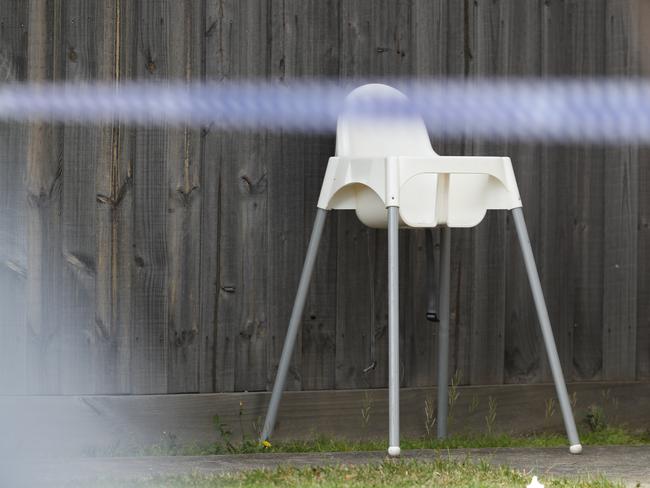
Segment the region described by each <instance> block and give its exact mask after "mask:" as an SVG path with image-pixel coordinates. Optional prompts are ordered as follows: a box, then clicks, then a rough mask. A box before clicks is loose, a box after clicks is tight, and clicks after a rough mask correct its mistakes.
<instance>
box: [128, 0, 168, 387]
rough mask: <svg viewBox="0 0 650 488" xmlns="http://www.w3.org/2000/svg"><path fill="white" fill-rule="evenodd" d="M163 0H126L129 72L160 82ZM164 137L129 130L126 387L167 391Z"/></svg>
mask: <svg viewBox="0 0 650 488" xmlns="http://www.w3.org/2000/svg"><path fill="white" fill-rule="evenodd" d="M167 5H168V2H144V3H141V4H132V7H133V10H132V11H131V12H129V13H130V15H132V16H133V17H134V18H135V22H136V25H137V26H138V34H139V35H138V37H137V39H138V40H137V44H136V45H134V46H130V47H131V49H132V50H133V51H131V52H130V55H131V56H133V62H134V63H135V71H134V74H135V76H137V77H138V79H140V80H141V81H147V82H156V81H157V82H160V81H162V80H165V79H166V78H167V77H168V76H169V74H170V62H171V61H172V60H171V59H170V57H169V52H168V48H169V46H168V44H167V41H168V39H169V37H168V36H169V30H170V28H171V24H172V23H173V22H178V19H172V18H170V16H169V12H167V11H166V8H165V7H167ZM174 61H176V60H174ZM168 144H169V140H168V136H167V132H166V131H165V129H162V128H151V127H142V128H138V129H137V131H136V134H135V147H134V160H133V184H134V191H135V193H134V217H133V218H134V220H133V223H134V226H133V245H134V252H135V256H134V266H135V272H134V274H133V283H132V293H133V296H132V300H133V302H132V304H133V310H132V341H131V391H132V392H133V393H164V392H166V391H167V380H168V375H167V372H168V371H167V364H168V351H169V346H168V341H169V331H168V328H167V326H168V318H169V313H168V312H169V309H168V307H169V302H168V290H167V286H168V285H169V281H168V279H167V268H168V266H169V261H170V259H169V250H168V245H167V244H168V243H167V208H168V207H167V205H168V171H167V166H166V161H167V157H168V154H167V148H168Z"/></svg>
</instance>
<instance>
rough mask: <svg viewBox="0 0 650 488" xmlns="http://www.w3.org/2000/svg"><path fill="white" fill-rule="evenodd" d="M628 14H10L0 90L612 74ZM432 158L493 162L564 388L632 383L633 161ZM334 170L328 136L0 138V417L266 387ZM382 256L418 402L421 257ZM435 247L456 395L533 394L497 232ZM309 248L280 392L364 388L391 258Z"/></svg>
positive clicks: (347, 9)
mask: <svg viewBox="0 0 650 488" xmlns="http://www.w3.org/2000/svg"><path fill="white" fill-rule="evenodd" d="M637 4H638V1H633V0H593V1H585V0H525V1H524V0H418V1H416V0H413V1H406V0H373V1H371V0H363V1H351V0H309V1H305V0H282V1H280V0H263V1H260V0H194V1H190V0H139V1H138V0H133V1H130V0H30V1H26V0H5V1H4V2H3V5H2V9H0V77H1V78H0V82H2V83H6V82H12V81H25V80H31V81H39V80H56V81H63V80H66V81H74V82H84V81H88V80H111V81H112V80H118V81H124V80H131V79H138V80H146V81H163V80H169V79H174V80H179V79H180V80H188V79H190V80H216V81H219V80H232V79H239V78H251V77H255V78H264V79H268V80H276V81H282V80H288V79H295V78H303V77H322V76H327V77H333V78H338V77H340V78H348V77H365V76H372V77H378V78H382V77H388V76H417V77H427V76H461V77H477V76H493V75H498V76H522V75H523V76H535V77H539V76H542V77H543V76H556V75H560V76H563V75H575V76H598V75H611V76H630V75H637V74H638V73H639V72H640V66H641V60H640V55H639V44H640V43H639V35H638V26H637V22H638V11H637ZM433 142H434V147H435V148H436V150H437V151H438V152H439V153H443V154H444V153H446V154H456V155H460V154H476V155H478V154H482V155H508V156H510V157H511V158H512V160H513V162H514V164H515V170H516V173H517V177H518V180H519V185H520V190H521V194H522V198H523V201H524V210H525V212H526V216H527V219H528V222H529V227H530V232H531V237H532V240H533V247H534V251H535V253H536V256H537V259H538V265H539V268H540V272H541V276H542V282H543V286H544V288H545V292H546V297H547V300H548V305H549V309H550V315H551V319H552V322H553V327H554V330H555V333H556V340H557V343H558V348H559V354H560V357H561V360H562V364H563V366H564V368H565V372H566V375H567V376H568V377H569V378H570V379H573V380H634V379H649V378H650V278H649V276H650V274H649V273H648V272H647V271H646V270H647V269H650V164H649V161H648V151H647V150H646V149H645V148H637V147H623V146H621V147H594V146H589V147H587V146H581V145H571V146H546V145H523V144H512V143H488V142H486V141H478V140H473V139H464V140H457V141H446V140H439V139H436V138H435V137H434V140H433ZM333 151H334V139H333V136H331V135H326V136H302V135H296V134H291V133H271V132H262V133H260V132H258V133H245V132H237V133H232V132H223V131H216V130H213V129H211V128H210V127H205V128H203V129H200V130H199V129H191V130H190V129H182V128H177V127H170V128H142V127H137V128H136V127H132V126H125V125H118V124H116V125H114V126H86V125H67V126H62V125H56V124H32V125H29V126H27V125H18V124H6V123H5V124H2V126H1V129H0V393H25V392H28V393H57V394H71V393H111V394H122V393H177V392H227V391H244V390H247V391H263V390H267V389H269V388H270V386H271V384H272V380H273V376H274V372H275V368H276V366H277V362H278V359H279V355H280V352H281V347H282V341H283V337H284V331H285V329H286V326H287V322H288V318H289V314H290V309H291V304H292V301H293V295H294V291H295V289H296V286H297V280H298V277H299V273H300V269H301V266H302V258H303V256H304V252H305V247H306V242H307V239H308V236H309V232H310V229H311V223H312V219H313V217H314V213H315V204H316V200H317V195H318V192H319V189H320V183H321V178H322V176H323V173H324V169H325V165H326V162H327V158H328V157H329V156H330V155H332V153H333ZM400 239H401V242H400V245H401V249H402V250H403V254H402V261H401V272H402V276H401V283H402V289H401V303H402V309H401V349H402V374H403V381H402V382H403V384H404V385H405V386H411V387H417V386H430V385H434V384H435V378H436V367H435V358H436V341H437V337H436V335H437V330H436V327H435V325H432V324H431V323H429V322H427V321H426V320H425V311H426V296H425V290H424V283H425V275H426V269H425V266H424V250H425V249H424V234H423V233H422V232H419V231H415V232H403V233H402V234H401V236H400ZM452 240H453V248H452V249H453V258H452V259H453V261H452V273H453V276H452V290H453V293H452V330H451V344H452V351H451V367H450V370H451V372H456V373H455V374H456V377H457V380H459V382H460V383H462V384H470V385H485V384H505V383H528V382H530V383H533V382H543V381H548V380H549V378H550V376H549V370H548V366H547V363H546V359H545V352H544V350H543V346H542V340H541V337H540V334H539V332H538V326H537V321H536V318H535V314H534V309H533V305H532V299H531V296H530V293H529V289H528V286H527V281H526V276H525V273H524V268H523V263H522V261H521V257H520V255H519V250H518V249H517V246H516V241H515V235H514V229H513V225H512V222H511V221H510V219H509V218H508V217H507V216H506V214H505V213H494V214H489V215H488V217H487V218H486V219H485V221H484V222H483V223H482V224H481V225H480V226H478V227H477V228H475V229H472V230H455V231H454V232H453V237H452ZM321 249H322V250H321V254H320V258H319V260H318V263H317V265H316V270H315V280H314V283H313V286H312V288H311V291H310V295H309V300H308V304H307V307H306V312H305V316H304V321H303V327H302V331H301V334H300V337H299V341H298V347H297V351H296V354H295V356H294V360H293V366H292V368H291V371H290V377H289V380H288V387H289V388H290V389H294V390H295V389H304V390H310V389H351V388H367V387H370V388H375V387H383V386H385V385H386V381H387V362H386V353H387V337H386V327H387V310H386V292H387V291H386V253H387V248H386V235H385V233H384V232H382V231H375V230H369V229H366V228H364V227H363V226H362V225H360V224H359V222H358V221H357V220H356V217H355V216H354V215H353V214H349V213H347V212H345V213H344V212H341V213H338V214H335V215H332V216H331V217H330V219H329V220H328V224H327V227H326V231H325V234H324V243H323V247H322V248H321ZM364 371H365V372H364Z"/></svg>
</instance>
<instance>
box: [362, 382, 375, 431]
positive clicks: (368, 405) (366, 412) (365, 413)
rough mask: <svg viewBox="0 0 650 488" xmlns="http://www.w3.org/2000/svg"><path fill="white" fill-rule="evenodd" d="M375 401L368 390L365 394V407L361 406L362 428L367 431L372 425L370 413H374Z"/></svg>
mask: <svg viewBox="0 0 650 488" xmlns="http://www.w3.org/2000/svg"><path fill="white" fill-rule="evenodd" d="M372 404H373V399H372V395H371V394H370V392H369V391H368V390H366V391H365V392H364V393H363V405H362V406H361V427H363V428H364V429H366V428H367V427H368V424H369V423H370V412H371V411H372Z"/></svg>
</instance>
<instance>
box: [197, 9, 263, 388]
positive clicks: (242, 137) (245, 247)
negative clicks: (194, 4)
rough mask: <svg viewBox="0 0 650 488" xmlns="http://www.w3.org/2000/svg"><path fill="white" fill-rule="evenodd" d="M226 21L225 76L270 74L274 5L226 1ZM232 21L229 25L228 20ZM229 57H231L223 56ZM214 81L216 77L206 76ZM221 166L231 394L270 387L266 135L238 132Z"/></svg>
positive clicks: (225, 366)
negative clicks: (271, 8) (270, 23)
mask: <svg viewBox="0 0 650 488" xmlns="http://www.w3.org/2000/svg"><path fill="white" fill-rule="evenodd" d="M222 8H223V10H222V11H223V15H226V16H227V17H226V18H224V22H225V25H226V27H227V32H228V35H225V34H224V35H223V41H224V42H227V43H228V44H224V47H225V46H228V49H229V50H231V51H230V53H229V55H228V56H227V57H224V59H223V60H222V62H224V63H227V64H224V67H223V69H224V73H225V74H226V76H227V77H232V78H240V77H258V76H264V75H265V74H266V73H268V70H269V65H268V62H269V61H268V57H267V56H266V54H265V55H264V56H262V57H261V58H260V56H259V53H260V52H264V53H268V51H267V49H268V46H267V43H266V41H267V38H268V36H269V35H270V33H269V32H268V30H267V29H268V19H269V17H268V16H269V10H268V9H269V5H268V4H262V5H260V4H259V3H258V2H252V1H250V2H249V1H246V2H226V3H224V4H223V7H222ZM226 19H227V20H226ZM224 56H225V54H224ZM207 76H210V73H209V72H208V73H207ZM224 144H227V146H226V147H227V149H226V150H225V151H224V152H223V157H224V159H223V160H222V161H221V165H222V170H221V171H222V172H221V197H220V199H221V200H220V201H221V210H220V221H221V224H220V229H221V230H222V232H221V234H220V237H219V240H220V250H219V256H220V257H219V259H220V285H219V286H220V290H219V297H218V305H217V306H218V322H217V323H218V329H217V342H218V344H219V345H218V349H217V361H218V362H217V371H223V373H222V374H223V375H224V377H223V380H222V385H223V389H224V390H225V391H229V390H232V389H245V390H264V389H266V387H267V352H266V351H267V349H266V345H267V340H268V332H269V331H268V315H267V313H268V311H267V303H268V302H267V264H268V261H267V257H266V255H267V252H268V248H267V242H268V241H267V240H268V232H267V229H268V224H267V223H268V212H267V198H268V197H267V191H268V190H267V188H268V171H267V166H268V165H270V164H273V163H274V162H272V161H270V160H269V155H268V154H267V149H266V148H267V136H266V134H264V133H259V134H250V133H237V134H233V135H232V137H227V138H226V139H225V140H224Z"/></svg>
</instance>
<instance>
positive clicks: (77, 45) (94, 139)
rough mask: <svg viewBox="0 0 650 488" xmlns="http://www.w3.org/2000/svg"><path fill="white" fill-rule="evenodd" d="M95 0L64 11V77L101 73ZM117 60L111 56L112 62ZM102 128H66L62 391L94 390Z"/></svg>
mask: <svg viewBox="0 0 650 488" xmlns="http://www.w3.org/2000/svg"><path fill="white" fill-rule="evenodd" d="M103 13H104V12H103V11H102V9H101V8H99V5H97V4H95V3H93V2H84V1H79V0H73V1H70V2H65V4H64V5H63V10H62V19H64V20H63V26H62V45H61V47H58V48H59V49H61V50H62V54H63V70H64V71H63V76H64V78H65V80H66V81H68V82H71V83H83V82H87V81H89V80H95V79H97V78H98V77H99V74H100V73H99V70H100V65H101V63H102V61H103V57H102V52H103V40H104V36H103V29H102V28H101V26H102V23H103V16H102V14H103ZM112 61H113V60H112V59H110V60H109V62H112ZM101 137H102V130H101V129H99V128H97V127H94V126H86V125H78V124H75V125H70V126H67V127H65V128H64V130H63V134H62V139H63V140H62V143H63V200H62V222H61V224H62V231H61V232H62V250H63V268H62V276H61V284H60V286H61V290H62V291H61V298H62V302H61V303H60V304H59V306H60V307H61V308H62V310H61V314H62V322H61V350H60V354H61V359H60V363H61V372H60V375H61V378H60V382H61V386H60V390H59V393H64V394H65V393H93V392H94V391H95V389H94V386H95V385H94V378H93V374H94V371H93V368H92V363H93V360H92V356H93V353H94V351H93V347H92V346H93V337H94V334H95V309H96V305H95V288H96V274H97V265H96V253H95V251H96V240H95V236H96V229H95V208H94V207H95V205H94V203H95V201H96V192H95V179H96V178H95V168H96V161H97V159H98V155H99V151H100V141H101Z"/></svg>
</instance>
